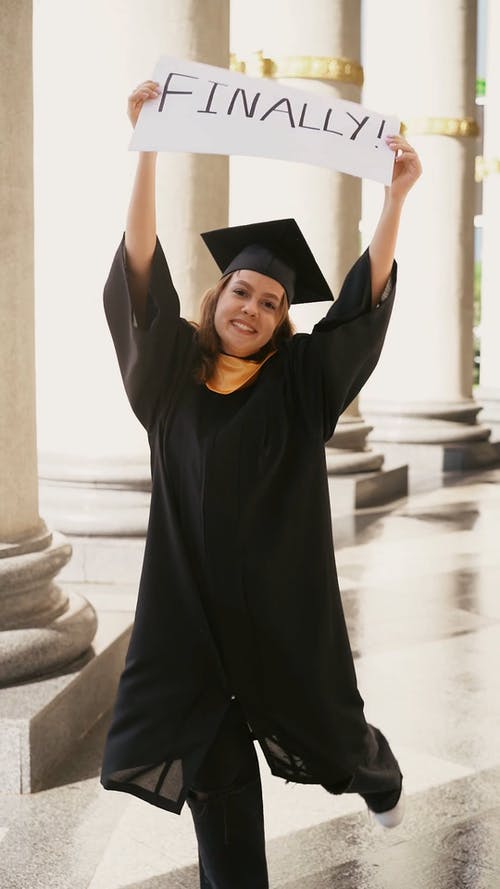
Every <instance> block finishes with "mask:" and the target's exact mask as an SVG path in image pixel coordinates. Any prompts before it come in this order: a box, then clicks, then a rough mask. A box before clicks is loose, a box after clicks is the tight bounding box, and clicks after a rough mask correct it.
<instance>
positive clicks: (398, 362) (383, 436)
mask: <svg viewBox="0 0 500 889" xmlns="http://www.w3.org/2000/svg"><path fill="white" fill-rule="evenodd" d="M364 11H365V18H364V21H365V39H364V56H363V59H364V65H365V90H364V102H365V103H366V104H368V105H369V106H371V107H375V108H377V107H380V108H383V109H384V110H386V111H387V112H388V113H394V114H397V115H399V117H400V118H401V119H402V120H403V121H404V122H406V123H407V125H408V138H409V140H410V141H411V142H412V143H413V144H414V146H415V148H416V149H417V150H418V152H419V154H420V156H421V159H422V163H423V170H424V173H423V176H422V178H421V179H420V180H419V182H418V183H417V185H416V186H415V188H414V190H413V191H412V192H411V193H410V195H409V197H408V199H407V202H406V205H405V208H404V211H403V220H402V225H401V231H400V236H399V239H398V246H397V259H398V261H399V285H398V290H399V293H398V298H397V300H396V306H395V310H394V314H393V319H392V321H391V328H390V331H389V334H388V337H387V340H386V344H385V347H384V351H383V354H382V358H381V361H380V365H379V367H378V368H377V374H376V376H375V375H374V377H373V378H372V380H371V381H369V383H368V385H367V387H366V389H365V390H364V392H363V395H362V398H361V405H362V409H363V412H364V413H365V415H366V416H367V417H368V419H369V420H370V421H371V422H373V423H374V425H375V431H374V433H373V439H374V440H375V441H377V442H384V443H385V444H384V451H385V452H386V453H390V452H391V449H390V448H388V446H387V443H394V444H397V445H402V444H403V445H405V446H409V449H405V448H403V449H401V448H399V449H398V448H396V449H395V452H396V453H398V454H401V453H403V454H404V455H405V456H410V455H411V461H412V462H414V463H415V464H417V463H419V462H421V461H422V462H423V464H426V465H428V466H429V468H430V467H431V466H432V467H433V468H434V469H439V470H443V469H461V468H466V467H469V466H471V467H472V466H479V465H484V464H487V463H489V462H491V460H492V459H494V456H495V455H494V450H493V449H492V447H491V445H490V444H489V443H488V438H489V434H490V432H489V429H488V428H486V427H485V426H483V425H480V424H479V423H478V422H477V420H476V417H477V414H478V412H479V410H480V406H479V405H478V404H477V403H476V402H475V401H474V399H473V397H472V384H473V263H474V229H473V216H474V188H475V184H474V160H475V154H476V151H477V145H476V141H477V140H476V136H477V127H476V125H475V120H474V115H475V78H476V71H475V60H476V14H477V10H476V2H473V0H471V2H468V3H458V2H457V0H443V2H441V3H438V4H437V3H434V2H433V0H422V2H421V3H419V5H418V12H416V14H415V15H412V16H411V17H410V18H411V21H410V20H409V18H408V16H406V15H404V14H403V15H402V8H401V3H400V2H398V0H365V7H364ZM388 22H390V23H391V28H390V32H389V31H388V28H387V23H388ZM363 196H364V204H363V234H364V237H365V238H366V239H367V240H368V239H369V237H370V235H371V232H372V230H373V226H374V222H375V217H376V214H378V211H379V207H380V199H379V196H378V195H377V196H376V197H375V198H374V196H373V190H372V188H371V184H370V183H366V184H365V186H364V192H363ZM429 446H430V447H429Z"/></svg>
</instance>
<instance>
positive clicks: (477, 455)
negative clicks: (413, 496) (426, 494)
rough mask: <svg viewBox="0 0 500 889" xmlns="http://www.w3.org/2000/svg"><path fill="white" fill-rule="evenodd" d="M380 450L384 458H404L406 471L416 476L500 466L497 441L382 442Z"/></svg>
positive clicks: (400, 459)
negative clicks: (446, 442)
mask: <svg viewBox="0 0 500 889" xmlns="http://www.w3.org/2000/svg"><path fill="white" fill-rule="evenodd" d="M384 453H385V454H386V455H387V459H388V460H391V461H396V462H397V461H402V460H404V461H405V462H407V463H408V464H409V465H410V471H411V472H415V473H416V474H418V475H420V476H423V475H427V476H439V475H441V474H443V473H446V472H471V471H474V470H476V469H487V468H491V467H494V466H500V442H490V441H471V442H457V443H456V444H452V443H449V444H424V443H422V444H420V443H411V442H409V443H401V444H400V443H394V444H389V443H384Z"/></svg>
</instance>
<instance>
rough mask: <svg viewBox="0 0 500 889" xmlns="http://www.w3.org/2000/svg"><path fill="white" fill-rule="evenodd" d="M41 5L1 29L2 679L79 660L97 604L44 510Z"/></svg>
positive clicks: (22, 8)
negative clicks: (64, 583)
mask: <svg viewBox="0 0 500 889" xmlns="http://www.w3.org/2000/svg"><path fill="white" fill-rule="evenodd" d="M31 29H32V4H31V2H30V0H29V2H28V0H22V2H14V0H7V2H5V3H4V4H3V7H2V27H1V29H0V67H1V78H2V99H1V102H0V132H1V133H2V139H1V140H0V167H1V169H2V171H4V172H3V175H2V177H0V206H1V207H2V213H1V215H0V329H1V331H2V343H3V345H2V348H1V349H0V417H1V425H0V503H1V510H0V684H5V683H13V682H15V681H17V680H21V679H25V678H26V677H28V676H41V675H43V674H44V673H47V672H48V671H52V670H55V669H57V668H58V667H60V666H61V665H64V664H67V663H69V662H70V661H73V660H75V658H77V657H79V655H81V654H82V653H83V652H85V651H86V650H87V649H88V648H89V646H90V644H91V642H92V639H93V638H94V634H95V631H96V627H97V623H96V616H95V612H94V610H93V608H92V607H91V606H90V605H89V604H88V602H86V600H84V599H82V598H81V597H80V596H75V595H71V596H66V595H65V594H64V593H63V592H62V590H61V589H60V588H59V587H58V586H57V584H56V583H54V578H55V577H56V575H57V574H58V572H59V570H60V569H61V568H62V567H63V566H64V565H65V564H66V562H67V561H68V559H69V558H70V557H71V547H70V546H69V544H68V543H67V542H66V541H65V540H64V538H62V537H61V535H58V534H54V535H52V534H51V532H50V531H49V530H48V529H47V527H46V525H45V523H44V521H43V520H42V519H41V518H40V516H39V514H38V490H37V462H36V420H35V354H34V298H33V84H32V78H31V67H32V54H31Z"/></svg>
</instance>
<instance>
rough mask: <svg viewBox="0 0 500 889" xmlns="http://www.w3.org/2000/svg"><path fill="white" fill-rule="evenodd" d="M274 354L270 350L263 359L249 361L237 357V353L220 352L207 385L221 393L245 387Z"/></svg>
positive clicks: (225, 393) (224, 393)
mask: <svg viewBox="0 0 500 889" xmlns="http://www.w3.org/2000/svg"><path fill="white" fill-rule="evenodd" d="M274 354H275V352H270V353H269V355H266V357H265V358H264V359H263V360H262V361H249V360H248V358H236V356H235V355H225V354H224V353H223V352H219V355H218V357H217V361H216V364H215V367H214V369H213V372H212V376H211V377H210V379H208V380H207V381H206V383H205V386H206V387H207V389H210V390H211V391H212V392H218V393H219V395H230V394H231V392H236V390H237V389H243V388H244V387H245V386H249V385H250V383H252V382H253V381H254V380H255V377H256V376H257V375H258V373H259V371H260V369H261V367H262V365H263V364H265V363H266V361H268V359H269V358H271V356H272V355H274Z"/></svg>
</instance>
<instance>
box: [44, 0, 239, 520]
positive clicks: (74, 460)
mask: <svg viewBox="0 0 500 889" xmlns="http://www.w3.org/2000/svg"><path fill="white" fill-rule="evenodd" d="M54 23H57V34H63V35H64V40H62V39H59V38H58V37H57V36H56V32H55V31H54ZM34 53H35V67H34V70H35V93H36V105H35V111H36V113H35V161H36V240H35V250H36V292H37V383H38V446H39V461H40V476H41V479H42V482H41V487H40V500H41V503H42V506H43V509H44V510H46V513H45V514H46V515H47V517H49V516H50V521H51V522H54V527H57V528H59V529H61V530H62V529H64V530H66V531H67V532H69V533H72V534H73V533H77V534H80V535H86V534H89V533H92V534H94V533H96V534H107V535H114V534H123V535H126V536H128V535H129V534H137V533H142V534H145V532H146V526H147V505H148V492H147V490H144V486H143V480H144V478H145V477H146V476H147V475H148V473H149V454H148V447H147V438H146V434H145V432H144V429H143V428H142V427H141V426H140V424H139V422H138V421H137V420H136V418H135V417H134V415H133V414H132V411H131V410H130V407H129V404H128V402H127V400H126V397H125V394H124V391H123V386H122V382H121V379H120V376H119V372H118V367H117V363H116V356H115V354H114V350H113V345H112V342H111V337H110V335H109V331H108V329H107V325H106V321H105V317H104V311H103V307H102V290H103V286H104V282H105V280H106V277H107V274H108V271H109V268H110V265H111V261H112V258H113V255H114V252H115V250H116V247H117V245H118V242H119V240H120V238H121V236H122V232H123V229H124V226H125V220H126V213H127V206H128V202H129V197H130V193H131V190H132V182H133V177H134V173H135V166H136V160H137V155H136V152H129V151H128V145H129V141H130V138H131V135H132V129H131V126H130V123H129V120H128V118H127V114H126V106H127V97H128V95H129V94H130V92H131V91H132V89H133V88H134V87H135V86H136V85H137V84H138V83H140V82H141V81H143V80H145V79H147V78H149V77H151V76H152V74H153V68H154V65H155V64H156V61H157V59H158V58H159V57H160V56H161V55H162V54H165V53H167V54H171V55H173V56H178V57H181V58H184V57H185V58H191V59H193V60H198V61H202V62H207V63H210V64H214V65H220V66H223V67H227V66H228V65H229V0H210V3H199V2H194V0H189V2H186V0H169V2H168V3H159V2H157V0H143V2H142V3H123V2H122V0H109V2H106V3H101V2H99V0H88V2H85V3H77V4H74V3H67V2H66V0H48V2H47V3H45V2H44V3H39V4H37V5H36V15H35V29H34ZM89 54H90V57H91V59H92V63H91V64H90V65H89ZM110 60H112V63H110ZM62 71H65V72H68V71H69V72H71V76H69V77H61V72H62ZM92 95H94V96H96V97H97V96H98V97H99V99H97V100H96V101H93V102H91V112H90V111H89V108H90V106H89V96H92ZM62 109H63V111H62ZM89 114H90V117H89ZM68 134H71V139H70V147H68V145H69V143H68ZM228 166H229V165H228V158H227V157H222V156H216V155H210V156H209V155H199V154H188V153H177V154H176V153H171V154H168V153H162V154H161V155H160V156H159V158H158V165H157V170H158V189H157V215H158V234H159V236H160V239H161V241H162V245H163V247H164V249H165V253H166V256H167V259H168V262H169V265H170V268H171V272H172V277H173V280H174V282H175V285H176V287H177V290H178V292H179V296H180V299H181V304H182V310H183V314H184V315H185V317H187V318H189V319H191V318H194V317H195V316H196V313H197V308H198V301H199V298H200V296H201V295H202V294H203V293H204V291H205V290H206V289H207V288H208V287H209V286H211V285H212V284H213V283H214V281H215V280H217V278H218V277H219V272H218V270H217V268H216V266H215V263H214V262H213V260H212V258H211V256H210V254H209V252H208V250H207V249H206V247H205V246H204V244H203V242H202V239H201V238H200V237H199V233H200V232H201V231H205V230H207V229H210V228H218V227H223V226H224V225H226V224H227V219H228V211H227V205H228ZM56 330H57V331H58V332H59V336H58V337H57V339H54V331H56ZM55 393H57V397H56V396H55ZM115 467H117V471H115ZM117 475H118V476H119V481H118V485H116V484H115V482H116V478H117Z"/></svg>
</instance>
